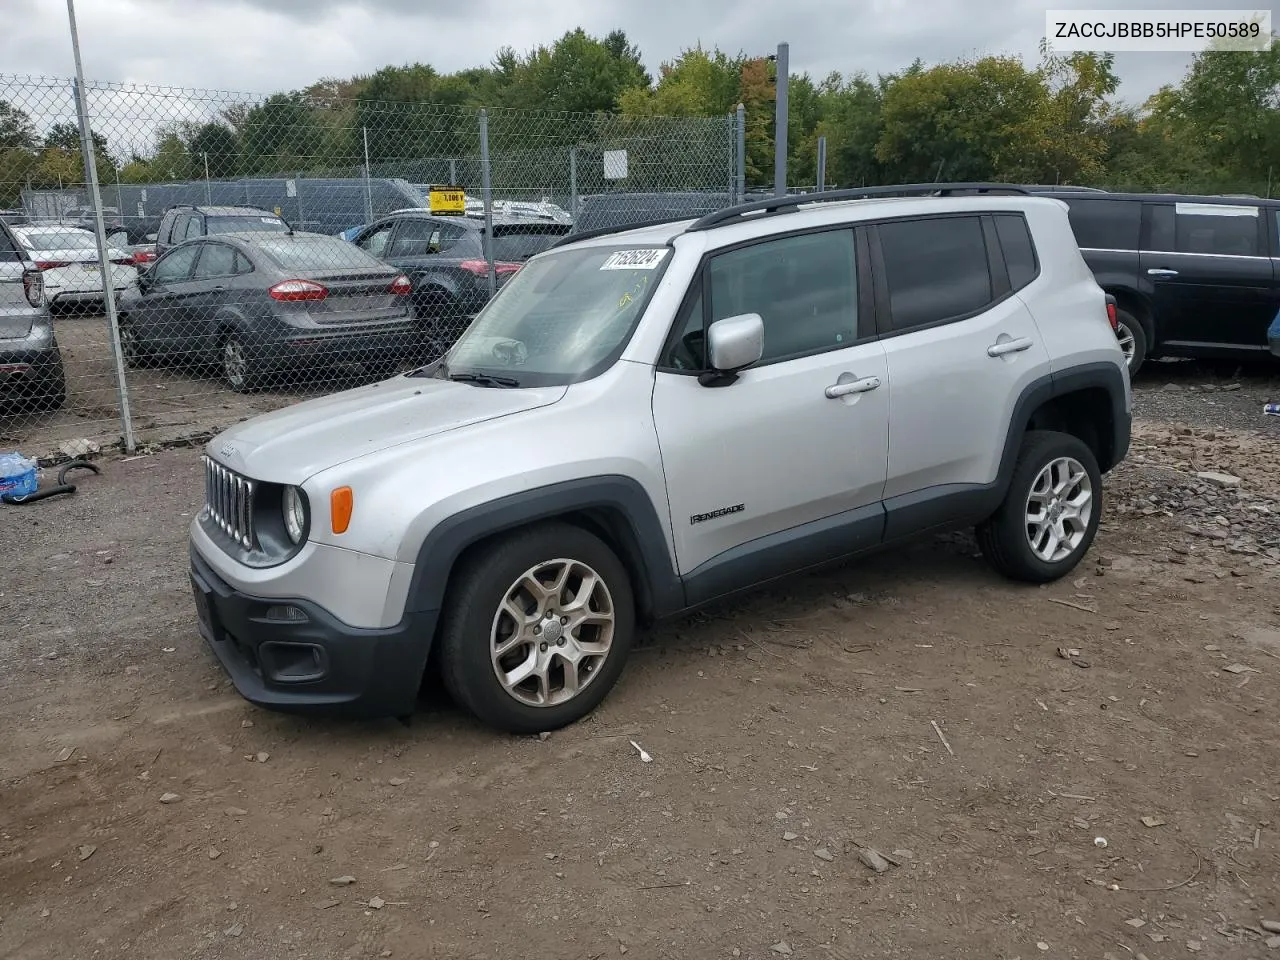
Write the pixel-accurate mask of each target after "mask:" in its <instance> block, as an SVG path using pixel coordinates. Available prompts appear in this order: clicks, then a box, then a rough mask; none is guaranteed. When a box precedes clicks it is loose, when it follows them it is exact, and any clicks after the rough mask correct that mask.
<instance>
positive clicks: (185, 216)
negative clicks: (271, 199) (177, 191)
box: [156, 204, 293, 257]
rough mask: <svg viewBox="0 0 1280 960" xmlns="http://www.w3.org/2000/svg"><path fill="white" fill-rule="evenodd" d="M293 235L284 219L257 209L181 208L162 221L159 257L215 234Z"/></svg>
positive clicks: (157, 238) (166, 212)
mask: <svg viewBox="0 0 1280 960" xmlns="http://www.w3.org/2000/svg"><path fill="white" fill-rule="evenodd" d="M251 232H252V233H292V232H293V228H292V227H290V226H289V224H288V223H287V222H286V221H285V219H284V218H283V217H280V216H277V215H276V214H274V213H272V212H271V211H270V210H262V209H259V208H258V207H197V206H188V205H186V204H179V205H178V206H175V207H170V208H169V209H168V210H166V211H165V212H164V216H163V217H161V218H160V228H159V229H158V230H157V231H156V256H157V257H160V256H163V255H164V252H165V251H166V250H168V249H169V248H170V247H173V246H177V245H178V244H179V243H182V241H184V240H195V239H196V238H197V237H207V236H209V235H210V234H215V233H251Z"/></svg>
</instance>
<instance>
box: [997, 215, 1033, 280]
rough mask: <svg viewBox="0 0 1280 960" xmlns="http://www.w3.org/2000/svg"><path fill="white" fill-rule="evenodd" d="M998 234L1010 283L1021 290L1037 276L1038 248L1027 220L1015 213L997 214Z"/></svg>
mask: <svg viewBox="0 0 1280 960" xmlns="http://www.w3.org/2000/svg"><path fill="white" fill-rule="evenodd" d="M995 221H996V236H997V237H999V239H1000V251H1001V252H1002V253H1003V254H1004V265H1005V268H1006V269H1007V270H1008V271H1009V285H1010V286H1011V287H1012V288H1013V289H1014V290H1021V289H1022V288H1023V287H1025V286H1026V285H1027V284H1028V283H1030V282H1031V281H1032V280H1034V279H1035V278H1036V269H1037V266H1036V248H1035V246H1034V244H1032V242H1031V231H1030V230H1029V229H1027V221H1026V220H1024V219H1023V218H1022V217H1020V216H1018V215H1017V214H1014V213H999V214H996V217H995Z"/></svg>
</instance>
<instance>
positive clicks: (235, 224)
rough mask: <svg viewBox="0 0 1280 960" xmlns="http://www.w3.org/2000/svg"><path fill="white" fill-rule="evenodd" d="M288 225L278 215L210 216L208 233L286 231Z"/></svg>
mask: <svg viewBox="0 0 1280 960" xmlns="http://www.w3.org/2000/svg"><path fill="white" fill-rule="evenodd" d="M288 230H289V225H288V224H287V223H285V222H284V221H283V220H281V219H280V218H279V217H266V216H243V217H210V218H209V232H210V233H251V232H252V233H286V232H288Z"/></svg>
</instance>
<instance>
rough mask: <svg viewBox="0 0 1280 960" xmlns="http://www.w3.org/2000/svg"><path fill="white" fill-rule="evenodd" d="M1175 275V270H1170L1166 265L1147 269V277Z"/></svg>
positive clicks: (1176, 273)
mask: <svg viewBox="0 0 1280 960" xmlns="http://www.w3.org/2000/svg"><path fill="white" fill-rule="evenodd" d="M1177 275H1178V271H1177V270H1170V269H1168V268H1167V267H1152V268H1151V269H1150V270H1148V271H1147V276H1149V277H1176V276H1177Z"/></svg>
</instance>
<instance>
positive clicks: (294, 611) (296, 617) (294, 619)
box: [267, 604, 311, 623]
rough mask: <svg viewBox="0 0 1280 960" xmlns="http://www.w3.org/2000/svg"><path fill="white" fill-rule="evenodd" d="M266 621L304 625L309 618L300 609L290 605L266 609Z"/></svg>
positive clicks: (279, 605)
mask: <svg viewBox="0 0 1280 960" xmlns="http://www.w3.org/2000/svg"><path fill="white" fill-rule="evenodd" d="M267 619H268V620H277V621H284V622H286V623H306V622H307V621H309V620H310V619H311V618H310V617H308V616H307V614H306V612H305V611H304V610H303V609H302V608H301V607H295V606H293V605H292V604H278V605H276V606H273V607H268V608H267Z"/></svg>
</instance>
